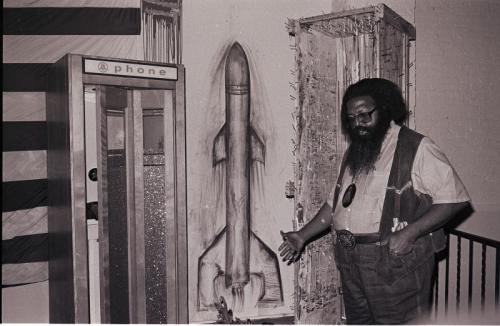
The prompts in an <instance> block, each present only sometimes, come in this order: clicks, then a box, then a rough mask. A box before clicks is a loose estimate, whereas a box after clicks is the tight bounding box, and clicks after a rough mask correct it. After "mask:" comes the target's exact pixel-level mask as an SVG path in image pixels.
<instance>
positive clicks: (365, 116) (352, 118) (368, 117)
mask: <svg viewBox="0 0 500 326" xmlns="http://www.w3.org/2000/svg"><path fill="white" fill-rule="evenodd" d="M376 110H377V108H373V110H371V111H368V112H361V113H358V114H355V115H348V116H347V120H348V121H349V123H351V124H354V123H355V122H357V121H358V120H359V122H360V123H368V122H371V121H372V115H373V112H375V111H376Z"/></svg>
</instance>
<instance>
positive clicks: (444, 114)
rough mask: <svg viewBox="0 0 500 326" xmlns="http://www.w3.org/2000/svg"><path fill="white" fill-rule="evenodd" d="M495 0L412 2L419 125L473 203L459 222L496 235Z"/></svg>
mask: <svg viewBox="0 0 500 326" xmlns="http://www.w3.org/2000/svg"><path fill="white" fill-rule="evenodd" d="M499 14H500V2H499V1H496V0H476V1H472V0H440V1H435V0H424V1H421V0H419V1H417V7H416V13H415V17H416V29H417V54H416V58H417V68H416V69H417V77H416V79H417V108H418V109H417V116H416V120H417V122H416V124H417V130H419V131H421V132H423V133H425V134H428V135H429V136H431V137H432V138H433V139H434V140H435V141H436V143H437V144H439V145H440V146H441V147H442V149H443V150H444V151H445V153H446V154H447V156H448V158H449V159H450V161H451V162H452V163H453V164H454V166H455V168H456V170H457V172H458V173H459V175H460V176H461V178H462V181H463V182H464V184H465V185H466V187H467V189H468V191H469V194H470V196H471V198H472V202H473V205H474V208H475V213H474V214H473V215H472V217H471V218H469V219H468V220H466V221H465V223H463V224H462V225H461V226H460V229H462V230H463V231H466V232H471V233H476V234H480V235H483V236H486V237H490V238H493V239H496V240H500V223H498V218H499V217H500V196H499V192H498V185H499V184H500V170H499V169H498V166H499V163H500V127H499V123H500V110H499V108H498V104H499V103H500V61H499V60H498V54H499V53H500V42H499V41H498V40H499V39H498V34H499V32H500V20H499V19H498V15H499Z"/></svg>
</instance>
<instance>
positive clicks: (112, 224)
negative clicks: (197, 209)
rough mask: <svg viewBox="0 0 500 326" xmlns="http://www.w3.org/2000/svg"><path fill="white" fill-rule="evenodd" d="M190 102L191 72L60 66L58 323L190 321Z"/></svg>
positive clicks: (53, 107)
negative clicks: (188, 84) (187, 118)
mask: <svg viewBox="0 0 500 326" xmlns="http://www.w3.org/2000/svg"><path fill="white" fill-rule="evenodd" d="M184 97H185V84H184V68H183V66H182V65H172V64H161V63H152V62H144V61H135V60H121V59H111V58H99V57H93V56H82V55H75V54H68V55H66V56H64V57H63V58H61V59H60V60H59V61H57V62H56V63H54V64H53V67H52V69H51V72H50V78H49V91H48V93H47V124H48V127H47V128H48V152H47V167H48V168H47V169H48V171H47V174H48V184H49V186H48V193H49V198H48V199H49V209H48V228H49V255H50V259H49V278H50V282H49V297H50V322H51V323H89V322H92V323H94V322H100V323H187V322H188V312H187V274H188V273H187V252H186V250H187V246H186V239H187V236H186V161H185V160H186V152H185V146H186V145H185V141H186V139H185V132H186V126H185V101H184ZM96 219H97V221H96ZM90 221H91V222H90ZM91 227H93V228H95V230H97V232H94V231H91ZM91 233H96V236H95V237H92V239H94V240H95V241H94V243H95V244H96V245H95V249H93V248H94V247H93V246H92V245H89V243H91V242H90V240H89V239H90V238H89V237H88V234H89V236H90V235H91ZM92 252H93V253H92ZM92 284H93V285H92ZM96 316H97V317H96Z"/></svg>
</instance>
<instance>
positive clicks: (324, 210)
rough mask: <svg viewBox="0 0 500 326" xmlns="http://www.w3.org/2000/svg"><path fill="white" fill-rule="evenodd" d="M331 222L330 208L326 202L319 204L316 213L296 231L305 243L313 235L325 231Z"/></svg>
mask: <svg viewBox="0 0 500 326" xmlns="http://www.w3.org/2000/svg"><path fill="white" fill-rule="evenodd" d="M331 224H332V208H331V207H330V205H328V204H327V203H324V204H323V206H321V208H320V210H319V211H318V213H316V215H315V216H314V217H313V218H312V219H311V220H310V221H309V222H308V223H307V224H306V225H304V226H303V227H302V229H300V230H299V231H298V233H299V235H300V237H301V238H302V239H303V240H304V241H305V242H306V243H307V242H309V241H310V240H311V239H312V238H314V237H315V236H317V235H319V234H321V233H323V232H325V231H326V230H327V229H329V228H330V226H331Z"/></svg>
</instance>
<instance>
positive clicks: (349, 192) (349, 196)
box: [342, 183, 356, 208]
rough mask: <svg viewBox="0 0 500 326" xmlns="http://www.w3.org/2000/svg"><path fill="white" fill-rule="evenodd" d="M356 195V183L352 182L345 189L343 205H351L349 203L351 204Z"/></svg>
mask: <svg viewBox="0 0 500 326" xmlns="http://www.w3.org/2000/svg"><path fill="white" fill-rule="evenodd" d="M354 195H356V184H355V183H351V184H350V185H349V187H347V189H346V190H345V192H344V196H343V197H342V206H344V208H346V207H349V205H351V203H352V201H353V199H354Z"/></svg>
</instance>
